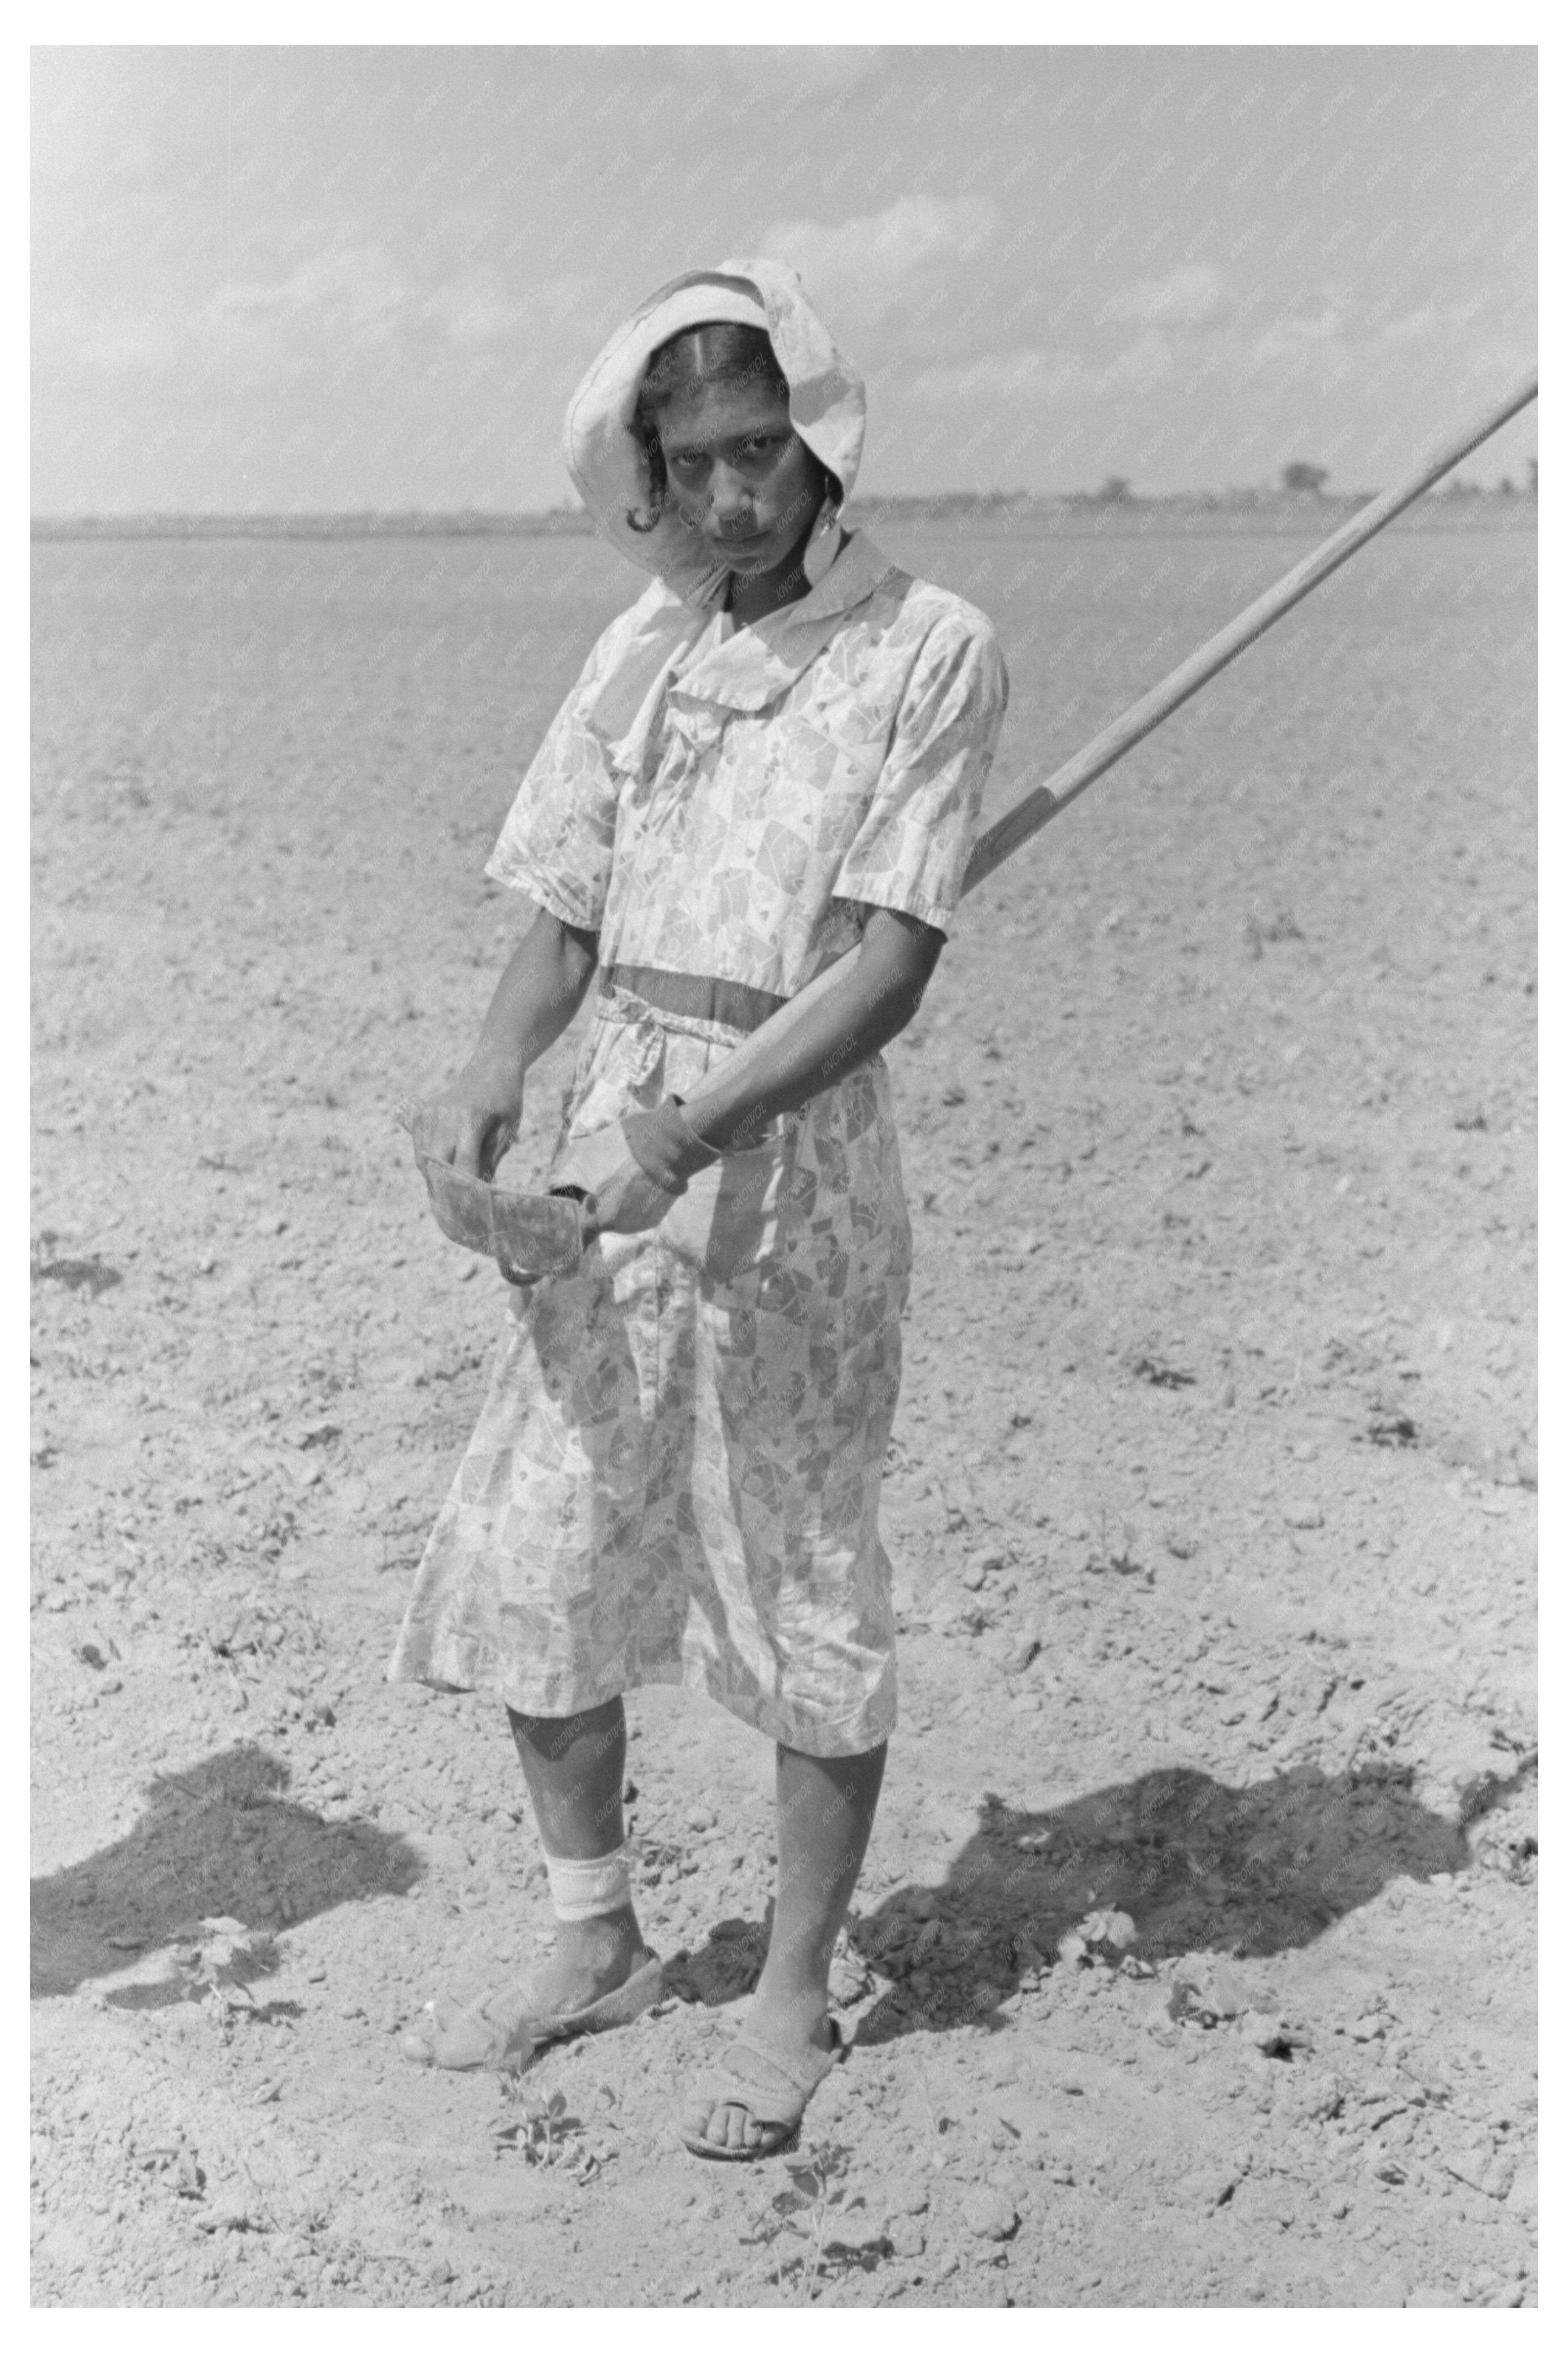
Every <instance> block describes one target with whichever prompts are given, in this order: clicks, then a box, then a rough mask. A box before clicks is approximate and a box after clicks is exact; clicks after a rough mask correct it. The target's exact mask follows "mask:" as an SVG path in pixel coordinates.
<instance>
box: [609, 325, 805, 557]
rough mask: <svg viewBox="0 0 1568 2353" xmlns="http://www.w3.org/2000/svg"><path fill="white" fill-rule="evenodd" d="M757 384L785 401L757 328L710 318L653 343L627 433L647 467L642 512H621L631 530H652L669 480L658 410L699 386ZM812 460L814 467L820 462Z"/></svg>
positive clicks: (780, 376)
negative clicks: (639, 446)
mask: <svg viewBox="0 0 1568 2353" xmlns="http://www.w3.org/2000/svg"><path fill="white" fill-rule="evenodd" d="M757 383H762V384H764V385H767V387H768V389H769V390H770V391H772V392H776V393H778V394H780V395H781V396H783V398H784V400H785V401H787V400H788V398H789V379H788V377H787V376H786V375H784V370H783V368H782V367H780V365H779V362H778V353H776V352H775V351H774V349H773V344H772V343H770V342H769V340H768V336H767V332H766V331H765V329H763V328H762V327H747V326H742V324H741V323H740V322H738V321H732V320H719V319H715V320H710V321H707V322H704V323H703V324H701V325H700V326H696V327H683V328H682V329H681V331H680V332H679V334H678V335H671V336H670V338H669V341H668V343H660V344H659V346H658V350H657V351H656V352H654V353H653V354H652V356H651V357H650V358H649V360H648V364H647V368H646V369H645V370H644V372H643V380H642V385H641V387H640V389H639V391H638V393H637V407H636V409H635V410H634V411H633V414H632V431H633V433H634V434H635V435H636V437H637V440H638V441H640V442H641V444H642V452H643V461H644V463H645V465H646V466H647V510H646V512H643V513H638V512H637V509H636V508H629V509H628V510H627V512H626V521H627V522H628V523H630V525H631V527H632V529H633V530H634V531H637V532H650V531H653V530H655V529H657V527H658V522H659V518H660V517H661V515H662V514H663V512H664V502H665V501H666V499H667V498H668V495H669V477H668V474H667V473H666V472H665V470H664V450H663V448H662V446H661V444H660V441H659V438H658V418H659V412H660V411H661V410H662V409H665V408H668V406H670V405H671V403H672V402H674V401H677V400H686V399H689V398H690V396H692V394H693V393H697V392H700V391H701V389H702V387H703V385H710V384H729V385H746V384H757ZM817 462H818V464H819V465H820V460H818V461H817ZM821 471H822V475H823V479H824V480H825V481H826V483H827V484H828V486H829V488H830V490H831V491H834V492H835V493H837V487H838V486H837V482H836V480H835V479H834V477H833V476H832V475H831V474H830V473H828V471H827V469H826V466H823V467H821Z"/></svg>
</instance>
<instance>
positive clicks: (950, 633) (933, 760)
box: [834, 609, 1007, 932]
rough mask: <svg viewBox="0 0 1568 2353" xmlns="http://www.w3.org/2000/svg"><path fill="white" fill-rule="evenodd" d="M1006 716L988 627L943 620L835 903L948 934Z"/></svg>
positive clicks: (905, 703)
mask: <svg viewBox="0 0 1568 2353" xmlns="http://www.w3.org/2000/svg"><path fill="white" fill-rule="evenodd" d="M1006 709H1007V671H1006V667H1005V663H1004V662H1003V659H1002V650H1001V648H1000V647H999V646H998V645H997V642H996V637H995V633H994V630H993V628H992V627H991V624H990V623H989V621H987V620H986V619H985V618H984V615H982V614H978V613H975V612H974V611H973V609H966V610H965V611H963V612H962V613H954V614H951V615H948V616H944V617H943V618H942V619H941V620H940V621H938V623H937V624H936V626H935V628H933V629H932V630H931V633H930V635H929V636H928V637H927V638H926V639H925V642H924V643H923V644H922V646H921V650H920V653H919V656H918V657H917V659H916V661H915V666H914V669H913V670H912V671H911V673H910V681H909V684H908V686H907V687H906V689H905V691H904V695H903V700H902V702H900V706H899V715H898V718H897V720H896V721H895V723H894V726H893V738H892V743H891V745H890V747H889V753H888V756H887V759H886V761H885V762H884V763H883V766H882V772H881V775H880V776H879V778H878V780H877V787H876V791H875V794H874V796H873V797H872V801H871V806H870V808H869V809H868V812H867V815H866V818H865V820H864V822H863V823H862V825H861V827H860V829H859V831H858V833H857V835H856V836H855V839H854V840H853V841H852V842H851V843H850V845H849V848H848V849H847V852H846V854H845V858H844V863H843V865H842V866H841V868H840V869H839V872H838V877H837V881H836V882H835V884H834V896H835V897H836V898H839V899H852V900H858V901H860V902H863V903H865V904H868V905H870V906H875V907H892V908H895V909H897V910H898V911H899V912H900V913H902V914H907V915H916V916H918V917H919V918H920V920H921V923H930V924H931V925H933V926H934V928H935V929H936V930H938V931H942V932H947V931H951V930H952V921H953V917H954V915H955V913H956V912H957V908H958V898H959V892H960V890H961V889H962V887H963V870H964V867H965V865H966V863H967V861H968V858H969V851H970V846H971V844H972V842H973V839H974V831H975V827H976V824H977V822H978V820H979V816H980V799H981V795H982V793H983V792H984V788H985V778H986V776H987V775H988V773H989V771H990V767H991V762H992V759H993V757H994V754H995V750H996V739H997V737H998V735H999V734H1000V733H1001V729H1002V721H1003V717H1004V715H1005V712H1006Z"/></svg>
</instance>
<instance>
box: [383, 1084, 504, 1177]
mask: <svg viewBox="0 0 1568 2353" xmlns="http://www.w3.org/2000/svg"><path fill="white" fill-rule="evenodd" d="M521 1118H522V1081H521V1078H520V1077H517V1076H515V1075H507V1074H503V1073H502V1072H500V1071H494V1070H491V1069H489V1068H487V1067H486V1066H485V1065H483V1064H480V1063H474V1062H470V1063H469V1064H468V1067H467V1069H465V1070H462V1071H459V1072H458V1076H457V1077H456V1078H455V1079H454V1080H453V1081H452V1082H451V1084H450V1086H447V1087H443V1088H442V1090H441V1092H440V1093H439V1094H437V1095H431V1096H430V1097H428V1098H427V1100H426V1102H424V1103H415V1104H413V1105H412V1106H411V1107H410V1114H409V1116H408V1118H407V1119H406V1120H405V1125H406V1127H407V1129H408V1133H409V1134H410V1135H411V1136H412V1137H413V1138H414V1149H415V1151H416V1152H420V1153H423V1154H424V1155H425V1156H426V1159H429V1160H445V1161H448V1162H449V1163H450V1164H451V1166H453V1167H454V1168H455V1169H456V1170H457V1171H458V1175H459V1176H482V1177H483V1178H484V1180H485V1182H486V1183H487V1184H489V1181H490V1180H491V1178H492V1177H493V1176H494V1175H495V1172H496V1167H497V1165H498V1164H499V1162H500V1159H501V1156H502V1155H503V1154H505V1153H506V1152H508V1151H510V1148H511V1146H512V1145H513V1144H514V1143H515V1142H516V1141H517V1131H518V1126H519V1124H520V1122H521Z"/></svg>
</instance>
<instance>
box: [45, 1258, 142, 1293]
mask: <svg viewBox="0 0 1568 2353" xmlns="http://www.w3.org/2000/svg"><path fill="white" fill-rule="evenodd" d="M124 1280H125V1277H124V1276H123V1275H122V1274H121V1271H120V1269H119V1268H118V1267H117V1266H110V1263H109V1261H108V1260H107V1259H102V1258H52V1259H50V1260H49V1261H48V1263H47V1265H46V1266H36V1267H35V1268H34V1269H33V1281H34V1282H63V1283H64V1284H65V1286H66V1289H67V1290H68V1291H87V1292H90V1293H91V1294H92V1296H93V1298H94V1299H96V1298H97V1297H98V1295H99V1293H100V1292H103V1291H112V1290H113V1288H114V1286H115V1284H116V1283H117V1282H124Z"/></svg>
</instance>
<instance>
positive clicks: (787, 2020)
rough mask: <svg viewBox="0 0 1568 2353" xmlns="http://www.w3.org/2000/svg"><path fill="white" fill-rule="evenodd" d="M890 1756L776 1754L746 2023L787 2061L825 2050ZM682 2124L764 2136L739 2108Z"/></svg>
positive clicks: (724, 2140)
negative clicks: (755, 1978) (831, 1984)
mask: <svg viewBox="0 0 1568 2353" xmlns="http://www.w3.org/2000/svg"><path fill="white" fill-rule="evenodd" d="M887 1761H888V1750H887V1745H886V1743H885V1742H884V1744H883V1746H881V1747H880V1748H870V1749H867V1750H866V1751H865V1752H864V1754H863V1755H861V1756H859V1757H807V1756H805V1754H803V1752H802V1751H801V1750H800V1749H798V1748H784V1747H783V1746H781V1747H780V1749H779V1751H778V1784H777V1786H778V1824H779V1865H778V1893H777V1897H776V1899H775V1903H774V1906H773V1936H772V1937H771V1939H770V1941H769V1944H768V1957H767V1960H766V1962H765V1963H764V1965H763V1974H762V1978H761V1981H760V1983H759V1984H758V1987H757V1990H756V1994H755V1996H754V1997H753V2000H752V2008H751V2013H750V2015H749V2017H748V2019H747V2021H746V2024H747V2029H748V2031H749V2032H751V2033H752V2034H754V2035H755V2037H756V2039H757V2041H758V2042H762V2043H763V2044H765V2045H766V2047H767V2048H768V2049H769V2050H773V2051H777V2052H780V2054H781V2055H782V2056H784V2057H785V2058H793V2057H797V2056H801V2055H804V2053H805V2052H807V2051H826V2049H827V2048H828V2047H829V2044H830V2042H831V2040H832V2037H831V2032H830V2030H829V2025H828V2011H827V1971H828V1965H829V1963H830V1962H831V1960H832V1958H833V1946H834V1940H835V1939H836V1937H837V1935H838V1931H839V1929H840V1928H841V1927H842V1926H844V1921H845V1917H846V1915H847V1913H848V1910H849V1899H850V1897H851V1896H852V1895H853V1894H854V1892H855V1883H856V1881H857V1879H858V1877H859V1875H860V1866H861V1864H862V1862H864V1861H865V1859H866V1849H867V1846H868V1844H869V1842H870V1837H871V1825H872V1823H873V1821H874V1820H876V1814H877V1799H878V1797H879V1794H880V1791H881V1787H882V1768H883V1767H884V1766H885V1765H886V1763H887ZM704 2117H706V2122H705V2123H704ZM682 2122H683V2124H686V2125H689V2126H690V2127H691V2128H692V2129H693V2130H694V2131H696V2132H699V2133H701V2132H703V2131H704V2130H705V2131H706V2136H707V2137H708V2139H710V2141H714V2142H716V2143H718V2144H720V2145H721V2146H726V2147H731V2148H742V2147H745V2146H746V2145H747V2143H748V2142H749V2141H754V2140H756V2139H757V2138H759V2137H760V2136H759V2134H758V2132H757V2129H756V2126H754V2125H752V2124H751V2123H750V2120H749V2118H748V2116H747V2114H746V2111H745V2109H744V2108H742V2107H738V2106H735V2105H728V2104H723V2103H721V2104H720V2105H716V2106H710V2107H708V2108H706V2110H705V2108H704V2106H703V2104H701V2103H698V2104H697V2105H695V2106H694V2107H690V2108H688V2109H687V2110H686V2112H685V2114H684V2116H683V2117H682Z"/></svg>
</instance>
